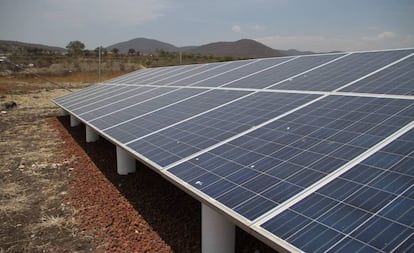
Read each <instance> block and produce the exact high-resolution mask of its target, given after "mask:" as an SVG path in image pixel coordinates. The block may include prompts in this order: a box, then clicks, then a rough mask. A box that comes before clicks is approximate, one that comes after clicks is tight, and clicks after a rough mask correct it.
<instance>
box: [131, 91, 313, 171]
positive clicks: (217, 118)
mask: <svg viewBox="0 0 414 253" xmlns="http://www.w3.org/2000/svg"><path fill="white" fill-rule="evenodd" d="M316 97H317V95H306V94H279V93H270V92H269V93H266V92H262V93H255V94H252V95H251V96H249V97H246V98H243V99H241V100H238V101H235V102H234V103H231V104H228V105H226V106H224V107H221V108H218V109H216V110H214V111H211V112H209V113H207V114H204V115H201V116H199V117H197V118H194V119H192V120H191V121H187V122H183V123H181V124H179V125H176V126H173V127H170V128H168V129H166V130H164V131H161V132H159V133H156V134H152V135H150V136H148V137H146V138H143V139H140V140H137V141H135V142H133V143H131V144H129V145H128V147H130V148H132V149H133V150H135V151H136V152H138V153H140V154H142V155H144V156H145V157H147V158H148V159H150V160H152V161H154V162H156V163H158V164H159V165H161V166H166V165H168V164H170V163H172V162H176V161H177V160H179V159H182V158H185V157H187V156H189V155H190V154H194V153H196V152H198V151H200V150H202V149H205V148H207V147H210V146H212V145H214V144H216V143H218V142H220V141H223V140H225V139H227V138H229V137H233V136H234V135H236V134H239V133H241V132H243V131H245V130H248V129H250V128H251V127H253V126H256V125H259V124H261V123H263V122H265V121H267V120H269V119H272V118H274V117H277V116H279V115H281V114H283V113H285V112H287V111H289V110H291V109H294V108H296V107H298V106H301V105H303V104H305V103H306V102H309V101H310V100H313V99H315V98H316Z"/></svg>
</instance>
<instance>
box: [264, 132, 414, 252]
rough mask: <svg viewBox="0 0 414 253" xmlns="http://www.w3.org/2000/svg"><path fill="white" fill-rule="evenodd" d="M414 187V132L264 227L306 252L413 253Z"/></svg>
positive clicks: (270, 220) (399, 139)
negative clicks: (411, 252)
mask: <svg viewBox="0 0 414 253" xmlns="http://www.w3.org/2000/svg"><path fill="white" fill-rule="evenodd" d="M413 186H414V130H411V131H409V132H408V133H406V134H404V135H403V136H401V137H400V138H398V139H397V140H396V141H393V142H391V143H390V144H389V145H387V146H385V147H384V148H383V149H381V150H380V151H378V152H377V153H375V154H373V155H372V156H371V157H369V158H367V159H366V160H364V161H362V162H361V163H359V164H357V165H356V166H354V167H353V168H352V169H350V170H349V171H347V172H346V173H344V174H343V175H341V176H339V177H337V178H336V179H335V180H333V181H332V182H330V183H329V184H327V185H325V186H324V187H322V188H321V189H319V190H317V191H316V192H314V193H313V194H311V195H310V196H308V197H307V198H305V199H303V200H302V201H300V202H299V203H297V204H295V205H293V206H291V207H290V208H288V209H287V210H285V211H283V212H281V213H280V214H278V215H276V216H274V217H272V218H271V219H269V220H268V221H266V222H265V223H263V224H262V227H263V228H265V229H266V230H268V231H270V232H271V233H273V234H274V235H275V236H278V237H279V238H282V239H283V240H285V241H288V242H289V243H291V244H293V245H294V246H296V247H297V248H300V249H301V250H304V251H307V252H357V251H361V252H362V251H363V252H365V251H367V252H368V251H369V252H410V251H412V250H413V249H414V248H413V247H414V244H413V242H412V238H413V235H414V228H413V225H414V216H413V215H414V187H413ZM406 240H407V241H406Z"/></svg>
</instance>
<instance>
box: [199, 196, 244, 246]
mask: <svg viewBox="0 0 414 253" xmlns="http://www.w3.org/2000/svg"><path fill="white" fill-rule="evenodd" d="M235 230H236V229H235V225H234V224H233V223H231V222H230V221H228V220H227V219H226V218H225V217H224V216H222V215H221V214H219V213H217V212H216V211H214V210H213V209H211V208H210V207H209V206H207V205H205V204H201V252H202V253H228V252H234V250H235V245H234V244H235Z"/></svg>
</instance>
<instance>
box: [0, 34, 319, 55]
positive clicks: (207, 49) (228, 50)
mask: <svg viewBox="0 0 414 253" xmlns="http://www.w3.org/2000/svg"><path fill="white" fill-rule="evenodd" d="M0 46H3V47H19V46H20V47H27V48H41V49H45V50H51V51H58V52H66V51H67V50H66V48H62V47H56V46H48V45H43V44H35V43H27V42H21V41H12V40H0ZM105 48H106V49H107V50H112V49H114V48H117V49H118V50H119V52H120V53H124V54H126V53H128V51H129V49H131V48H132V49H134V50H135V51H136V52H140V53H143V54H157V53H158V52H159V51H160V50H163V51H168V52H183V53H188V54H200V55H211V56H215V57H234V58H266V57H278V56H295V55H304V54H314V52H310V51H306V52H303V51H298V50H295V49H289V50H280V49H273V48H271V47H268V46H266V45H264V44H262V43H260V42H258V41H256V40H252V39H240V40H237V41H219V42H212V43H207V44H204V45H201V46H184V47H177V46H175V45H173V44H170V43H166V42H163V41H159V40H155V39H148V38H143V37H140V38H134V39H131V40H127V41H122V42H118V43H115V44H112V45H109V46H107V47H105ZM0 51H1V47H0Z"/></svg>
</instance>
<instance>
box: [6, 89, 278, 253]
mask: <svg viewBox="0 0 414 253" xmlns="http://www.w3.org/2000/svg"><path fill="white" fill-rule="evenodd" d="M0 86H1V85H0ZM82 86H83V85H81V87H82ZM23 87H24V86H23ZM35 87H37V89H24V88H22V89H19V91H18V92H15V91H14V90H13V89H11V88H10V87H7V90H8V93H4V92H1V91H0V95H3V96H5V97H3V98H2V99H0V103H1V104H3V103H4V102H7V101H15V102H16V103H17V108H16V109H12V110H5V113H1V114H0V137H1V139H0V159H1V161H2V164H1V165H0V166H1V167H0V252H1V253H3V252H200V244H201V243H200V237H201V235H200V203H199V202H198V201H196V200H194V199H193V198H191V197H190V196H189V195H187V194H185V193H184V192H182V191H181V190H179V189H178V188H176V187H175V186H174V185H172V184H171V183H169V182H167V181H166V180H165V179H163V178H162V177H161V176H159V175H158V174H157V173H155V172H154V171H152V170H150V169H149V168H147V167H145V166H144V165H141V164H137V172H136V173H135V174H130V175H128V176H119V175H117V174H116V168H115V167H116V159H115V147H114V146H113V145H112V144H111V143H109V142H108V141H106V140H104V139H100V140H98V141H97V142H95V143H85V141H84V139H85V130H84V127H83V126H78V127H74V128H71V127H69V119H68V117H60V116H59V113H60V110H59V109H58V108H57V107H56V106H55V105H53V104H52V103H51V102H50V99H51V98H53V97H57V96H59V95H62V94H65V93H67V91H65V90H63V89H51V88H50V87H49V86H42V85H36V86H35ZM45 87H46V88H47V89H46V88H45ZM76 87H77V86H75V87H72V88H76ZM236 252H243V253H248V252H273V251H272V250H271V249H270V248H268V247H267V246H265V245H263V244H262V243H260V242H259V241H257V240H256V239H254V238H252V237H251V236H250V235H248V234H247V233H245V232H244V231H242V230H241V229H237V230H236Z"/></svg>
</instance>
